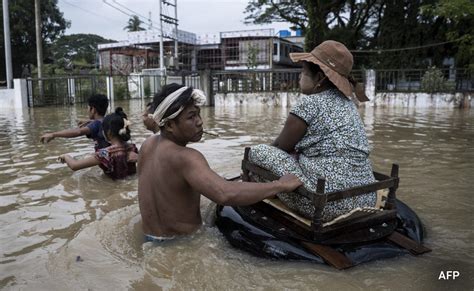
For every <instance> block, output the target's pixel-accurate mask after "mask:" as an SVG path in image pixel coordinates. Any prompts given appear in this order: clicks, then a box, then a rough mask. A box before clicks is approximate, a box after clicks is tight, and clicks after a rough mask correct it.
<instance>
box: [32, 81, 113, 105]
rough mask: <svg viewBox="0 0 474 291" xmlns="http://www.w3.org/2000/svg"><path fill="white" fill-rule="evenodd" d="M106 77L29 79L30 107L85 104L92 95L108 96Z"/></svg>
mask: <svg viewBox="0 0 474 291" xmlns="http://www.w3.org/2000/svg"><path fill="white" fill-rule="evenodd" d="M105 78H106V76H101V75H88V76H68V77H56V78H42V79H27V81H26V86H27V92H28V106H29V107H36V106H48V105H66V104H73V103H83V102H86V101H87V98H89V96H90V95H92V94H98V93H101V94H107V87H106V79H105Z"/></svg>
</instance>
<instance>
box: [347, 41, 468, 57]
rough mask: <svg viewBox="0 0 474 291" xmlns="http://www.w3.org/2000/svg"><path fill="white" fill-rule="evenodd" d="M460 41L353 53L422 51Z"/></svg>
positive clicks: (355, 51)
mask: <svg viewBox="0 0 474 291" xmlns="http://www.w3.org/2000/svg"><path fill="white" fill-rule="evenodd" d="M460 40H462V38H458V39H455V40H451V41H444V42H438V43H432V44H427V45H421V46H413V47H406V48H393V49H374V50H351V52H353V53H367V54H370V53H383V52H398V51H408V50H417V49H422V48H427V47H434V46H440V45H443V44H447V43H453V42H458V41H460Z"/></svg>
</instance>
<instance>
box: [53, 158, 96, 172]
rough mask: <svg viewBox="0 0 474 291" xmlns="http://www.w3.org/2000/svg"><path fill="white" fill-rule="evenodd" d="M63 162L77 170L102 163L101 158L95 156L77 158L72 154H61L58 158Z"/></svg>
mask: <svg viewBox="0 0 474 291" xmlns="http://www.w3.org/2000/svg"><path fill="white" fill-rule="evenodd" d="M58 159H59V160H60V161H61V163H66V164H67V165H68V167H69V168H71V170H73V171H77V170H80V169H84V168H90V167H93V166H97V165H99V164H100V162H99V160H98V159H97V158H96V157H95V156H90V157H87V158H85V159H80V160H76V159H75V158H73V157H71V156H70V155H60V156H59V158H58Z"/></svg>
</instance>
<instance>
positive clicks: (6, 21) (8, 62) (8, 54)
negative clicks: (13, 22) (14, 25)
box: [3, 0, 13, 89]
mask: <svg viewBox="0 0 474 291" xmlns="http://www.w3.org/2000/svg"><path fill="white" fill-rule="evenodd" d="M8 11H9V10H8V0H3V37H4V43H5V66H6V73H7V88H8V89H11V88H13V84H12V83H13V82H12V81H13V73H12V72H13V70H12V49H11V44H10V16H9V12H8Z"/></svg>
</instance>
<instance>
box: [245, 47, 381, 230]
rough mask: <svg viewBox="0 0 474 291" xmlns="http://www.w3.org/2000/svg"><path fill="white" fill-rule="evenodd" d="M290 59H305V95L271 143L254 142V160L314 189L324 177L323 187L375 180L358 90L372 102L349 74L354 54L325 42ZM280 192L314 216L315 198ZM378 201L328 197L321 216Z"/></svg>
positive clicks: (337, 187) (291, 204)
mask: <svg viewBox="0 0 474 291" xmlns="http://www.w3.org/2000/svg"><path fill="white" fill-rule="evenodd" d="M290 58H291V59H292V60H293V61H294V62H302V64H303V70H302V72H301V75H300V80H299V86H300V89H301V92H302V93H303V94H306V95H304V96H302V97H301V99H300V100H299V102H298V103H297V104H296V105H295V106H294V107H293V108H292V109H291V111H290V114H289V115H288V118H287V120H286V123H285V125H284V127H283V129H282V131H281V133H280V135H279V136H278V137H277V139H276V140H275V141H274V142H273V143H272V145H271V146H269V145H257V146H254V147H252V149H251V151H250V154H249V159H250V161H251V162H253V163H254V164H257V165H259V166H260V167H262V168H264V169H267V170H270V171H271V172H273V173H274V174H276V175H278V176H282V175H284V174H287V173H292V174H295V175H296V176H297V177H298V178H299V179H300V180H301V181H302V182H303V183H304V186H305V187H306V189H308V190H309V191H311V192H313V193H315V192H316V184H317V179H318V177H325V178H326V188H325V192H333V191H337V190H342V189H346V188H350V187H355V186H360V185H363V184H369V183H372V182H375V178H374V176H373V173H372V166H371V164H370V161H369V144H368V141H367V136H366V134H365V131H364V125H363V123H362V120H361V118H360V116H359V113H358V111H357V106H356V104H355V103H354V102H353V101H352V97H353V93H354V91H355V95H356V97H357V99H358V100H359V101H360V102H364V101H368V99H367V97H366V96H365V94H364V92H363V89H362V87H361V86H360V85H359V84H357V83H356V82H355V81H354V80H353V79H352V77H350V72H351V70H352V65H353V58H352V54H351V53H350V52H349V50H348V49H347V48H346V47H345V46H344V45H343V44H342V43H339V42H336V41H325V42H323V43H321V44H320V45H319V46H317V47H316V48H314V49H313V50H312V51H311V52H310V53H292V54H290ZM278 197H279V198H280V200H281V201H282V202H283V203H284V204H285V205H286V206H287V207H289V208H290V209H292V210H294V211H296V212H298V213H299V214H301V215H303V216H306V217H312V214H313V212H314V205H313V202H312V201H311V199H308V198H307V197H304V196H302V195H299V194H297V193H281V194H278ZM375 203H376V194H375V193H368V194H363V195H360V196H357V197H353V198H348V199H342V200H338V201H332V202H328V203H327V204H326V206H325V208H324V209H323V212H322V220H323V221H330V220H332V219H334V218H335V217H337V216H339V215H341V214H344V213H347V212H349V211H351V210H352V209H355V208H357V207H361V208H362V207H374V206H375Z"/></svg>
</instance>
